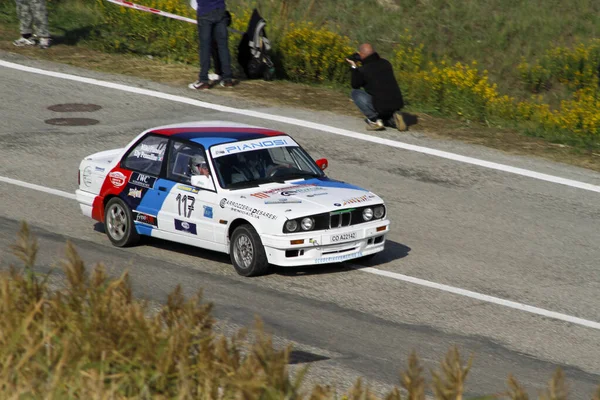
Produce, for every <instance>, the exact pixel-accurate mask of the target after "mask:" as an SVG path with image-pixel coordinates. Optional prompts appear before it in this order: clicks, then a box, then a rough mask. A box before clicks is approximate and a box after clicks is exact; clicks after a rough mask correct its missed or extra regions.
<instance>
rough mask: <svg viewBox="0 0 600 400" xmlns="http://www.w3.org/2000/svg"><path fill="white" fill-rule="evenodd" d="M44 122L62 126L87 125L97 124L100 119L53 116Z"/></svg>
mask: <svg viewBox="0 0 600 400" xmlns="http://www.w3.org/2000/svg"><path fill="white" fill-rule="evenodd" d="M44 122H45V123H47V124H50V125H60V126H86V125H96V124H97V123H98V122H100V121H98V120H97V119H91V118H52V119H47V120H45V121H44Z"/></svg>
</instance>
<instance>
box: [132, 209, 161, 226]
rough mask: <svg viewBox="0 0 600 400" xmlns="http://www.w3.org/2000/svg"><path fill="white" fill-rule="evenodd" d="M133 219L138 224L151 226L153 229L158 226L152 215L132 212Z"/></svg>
mask: <svg viewBox="0 0 600 400" xmlns="http://www.w3.org/2000/svg"><path fill="white" fill-rule="evenodd" d="M133 218H134V219H135V222H139V223H140V224H146V225H152V226H154V227H157V226H158V221H157V219H156V216H154V215H150V214H146V213H143V212H139V211H134V212H133Z"/></svg>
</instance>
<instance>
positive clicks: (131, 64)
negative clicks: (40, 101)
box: [0, 27, 600, 171]
mask: <svg viewBox="0 0 600 400" xmlns="http://www.w3.org/2000/svg"><path fill="white" fill-rule="evenodd" d="M17 36H18V34H17V32H16V31H15V30H11V29H8V28H4V27H0V38H3V39H1V40H0V50H4V51H8V52H12V53H18V54H20V55H23V56H27V57H30V58H33V59H40V60H49V61H53V62H58V63H63V64H68V65H72V66H76V67H81V68H86V69H90V70H97V71H102V72H110V73H118V74H123V75H129V76H135V77H139V78H144V79H148V80H151V81H155V82H160V83H164V84H169V85H173V86H177V87H185V86H187V84H189V83H190V82H192V81H194V80H195V79H196V77H197V74H198V67H197V66H190V65H186V64H176V63H172V64H167V63H165V62H162V61H160V60H156V59H150V58H147V57H142V56H133V55H123V54H106V53H102V52H99V51H94V50H91V49H89V48H86V47H84V46H82V45H76V46H67V45H62V44H60V45H56V46H52V47H50V48H49V49H47V50H41V49H39V48H17V47H15V46H13V45H12V40H11V39H12V38H13V37H17ZM211 93H214V94H220V95H223V96H228V97H229V96H230V97H240V98H244V99H252V100H254V101H258V102H261V103H264V104H265V105H270V106H288V107H297V108H304V109H308V110H316V111H323V110H325V111H330V112H333V113H336V114H341V115H348V116H353V117H356V118H361V114H360V113H359V112H358V111H357V109H356V107H355V106H354V105H353V104H352V102H351V101H350V98H349V96H348V91H345V90H340V89H333V88H326V87H317V86H311V85H303V84H296V83H291V82H286V81H271V82H265V81H262V80H252V81H249V80H241V82H240V83H239V84H238V85H236V86H235V87H234V88H233V89H231V88H221V87H215V88H214V89H211ZM407 111H408V112H409V113H410V114H411V115H413V116H416V118H417V119H418V123H417V124H416V125H413V126H411V127H410V128H409V130H415V131H419V132H420V133H423V134H424V135H426V136H427V137H430V138H434V139H454V140H459V141H462V142H465V143H470V144H476V145H481V146H486V147H490V148H494V149H498V150H502V151H505V152H507V153H511V154H518V155H532V156H537V157H542V158H546V159H550V160H552V161H556V162H562V163H566V164H571V165H576V166H579V167H583V168H588V169H592V170H595V171H600V154H599V153H594V152H592V151H587V150H583V149H579V148H574V147H570V146H566V145H561V144H553V143H549V142H547V141H545V140H543V139H538V138H532V137H528V136H524V135H522V134H520V133H518V132H517V131H514V130H510V129H499V128H490V127H486V126H483V125H480V124H467V123H465V122H462V121H457V120H452V119H449V118H439V117H433V116H431V115H427V114H424V113H419V112H414V113H413V112H411V111H410V110H407Z"/></svg>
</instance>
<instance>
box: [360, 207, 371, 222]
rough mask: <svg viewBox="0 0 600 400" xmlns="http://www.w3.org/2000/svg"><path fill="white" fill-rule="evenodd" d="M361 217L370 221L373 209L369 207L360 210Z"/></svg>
mask: <svg viewBox="0 0 600 400" xmlns="http://www.w3.org/2000/svg"><path fill="white" fill-rule="evenodd" d="M362 216H363V219H364V220H365V221H370V220H372V219H373V210H372V209H371V208H369V207H367V208H365V209H364V210H363V212H362Z"/></svg>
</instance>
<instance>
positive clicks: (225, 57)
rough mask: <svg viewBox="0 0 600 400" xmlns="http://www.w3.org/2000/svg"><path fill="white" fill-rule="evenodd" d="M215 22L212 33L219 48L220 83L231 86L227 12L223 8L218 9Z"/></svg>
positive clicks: (231, 73)
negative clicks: (221, 72)
mask: <svg viewBox="0 0 600 400" xmlns="http://www.w3.org/2000/svg"><path fill="white" fill-rule="evenodd" d="M216 19H217V21H216V23H215V28H214V35H215V40H216V41H217V46H218V48H219V58H220V60H221V67H222V71H223V75H222V78H223V80H222V84H223V85H224V86H233V72H232V71H231V55H230V53H229V43H228V32H227V14H226V13H225V10H219V14H218V15H217V18H216Z"/></svg>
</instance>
